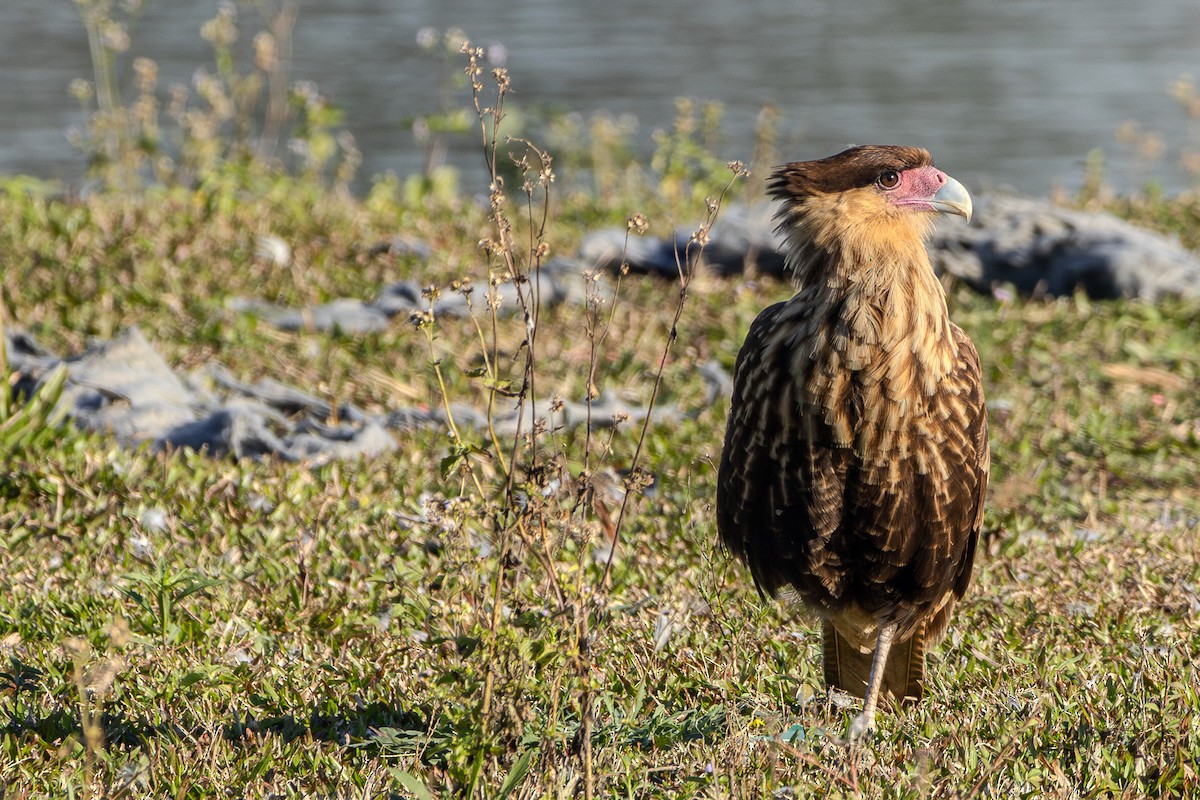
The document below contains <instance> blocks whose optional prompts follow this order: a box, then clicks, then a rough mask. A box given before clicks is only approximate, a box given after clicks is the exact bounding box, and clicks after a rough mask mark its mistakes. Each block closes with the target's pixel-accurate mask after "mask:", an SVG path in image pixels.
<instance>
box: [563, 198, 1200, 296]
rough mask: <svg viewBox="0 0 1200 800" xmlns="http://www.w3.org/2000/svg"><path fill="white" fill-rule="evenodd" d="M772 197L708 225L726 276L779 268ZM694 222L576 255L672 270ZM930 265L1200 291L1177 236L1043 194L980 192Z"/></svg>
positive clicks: (974, 274)
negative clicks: (663, 235) (667, 233)
mask: <svg viewBox="0 0 1200 800" xmlns="http://www.w3.org/2000/svg"><path fill="white" fill-rule="evenodd" d="M775 208H776V206H775V205H774V204H767V203H764V204H759V205H756V206H752V207H746V206H736V205H735V206H729V207H727V208H726V209H724V210H723V211H722V213H721V216H720V217H719V218H718V221H717V223H716V224H715V225H714V226H713V228H712V230H711V231H710V233H709V244H708V246H707V247H706V248H705V249H704V253H703V263H704V264H705V266H706V267H707V268H709V269H711V270H713V271H715V272H717V273H718V274H721V275H729V274H735V273H737V272H741V271H743V270H745V269H746V268H747V267H748V266H750V265H753V267H754V269H755V271H756V272H757V273H758V274H769V275H777V276H784V272H785V270H784V261H783V255H782V252H781V248H782V246H783V242H782V240H781V237H779V235H778V234H777V233H776V232H775V222H774V211H775ZM690 236H691V231H688V230H686V229H682V228H681V229H678V230H677V231H675V233H674V234H673V237H672V238H671V239H663V240H659V239H641V238H637V237H629V240H628V245H626V236H625V230H624V229H622V228H608V229H604V230H600V231H596V232H595V233H592V234H589V235H588V236H586V237H585V238H584V240H583V242H582V244H581V246H580V256H581V257H582V258H583V259H585V260H586V261H588V262H589V263H592V264H595V265H597V266H599V267H602V268H605V269H610V270H614V269H617V268H618V267H619V266H620V264H621V257H622V248H624V257H625V262H626V263H627V264H628V265H629V268H630V270H631V271H633V272H642V273H651V274H658V275H664V276H667V277H674V276H675V275H677V274H678V266H677V260H676V253H677V252H678V254H679V257H680V259H682V257H683V253H684V249H683V248H684V246H685V245H686V244H687V241H688V238H689V237H690ZM929 249H930V257H931V260H932V262H933V266H934V269H935V270H936V271H937V272H938V273H939V274H943V273H948V274H950V275H954V276H956V277H958V278H961V279H962V280H964V281H966V282H967V283H968V284H969V285H970V286H972V287H974V288H975V289H977V290H978V291H981V292H991V291H993V290H994V288H996V287H997V286H1000V285H1003V284H1011V285H1013V286H1014V287H1015V288H1016V289H1017V291H1018V292H1021V293H1023V294H1044V295H1052V296H1057V295H1069V294H1071V293H1073V292H1074V291H1075V289H1076V287H1079V288H1082V289H1083V290H1084V291H1085V292H1087V293H1088V295H1090V296H1091V297H1094V298H1097V299H1106V298H1115V297H1139V298H1144V299H1148V300H1154V299H1157V298H1159V297H1163V296H1166V295H1182V296H1193V297H1194V296H1200V260H1198V259H1197V258H1196V256H1195V255H1194V254H1193V253H1191V252H1190V251H1188V250H1186V249H1185V248H1184V247H1183V246H1182V245H1181V244H1180V243H1179V240H1178V239H1177V238H1175V237H1171V236H1163V235H1161V234H1158V233H1155V232H1153V231H1149V230H1146V229H1144V228H1139V227H1137V226H1135V225H1132V224H1130V223H1128V222H1125V221H1123V220H1121V219H1119V218H1117V217H1116V216H1114V215H1112V214H1109V213H1105V212H1089V211H1074V210H1071V209H1065V208H1060V207H1058V206H1055V205H1054V204H1052V203H1049V202H1047V201H1041V200H1030V199H1026V198H1019V197H1007V196H1003V195H983V196H981V197H979V198H977V200H976V213H975V218H974V219H973V220H972V221H971V224H970V225H965V224H963V223H962V222H961V220H957V221H949V222H946V223H945V224H942V225H940V226H939V228H938V231H937V233H936V234H935V235H934V238H933V240H932V241H931V242H930V248H929Z"/></svg>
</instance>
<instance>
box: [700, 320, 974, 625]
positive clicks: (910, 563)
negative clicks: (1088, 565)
mask: <svg viewBox="0 0 1200 800" xmlns="http://www.w3.org/2000/svg"><path fill="white" fill-rule="evenodd" d="M809 313H812V312H810V311H809V310H807V309H805V308H804V307H803V306H802V304H797V303H795V302H793V303H781V304H777V305H775V306H772V307H771V308H769V309H767V310H766V311H764V312H763V313H762V314H761V315H760V316H759V318H758V319H757V320H755V323H754V325H752V326H751V330H750V333H749V334H748V336H747V338H746V342H745V344H744V345H743V348H742V351H741V353H740V354H739V357H738V364H737V367H736V371H735V376H734V392H733V399H732V403H731V407H730V413H729V422H728V428H727V431H726V443H725V449H724V451H723V452H722V457H721V465H720V470H719V475H718V486H717V523H718V529H719V532H720V535H721V538H722V540H723V541H724V543H725V545H726V546H727V547H728V548H729V549H730V551H732V552H733V553H734V554H735V555H736V556H738V557H739V558H740V559H741V560H743V561H744V562H745V563H746V564H747V565H748V566H749V567H750V570H751V573H752V574H753V576H754V580H755V583H756V585H757V586H758V588H759V590H760V591H762V592H764V593H767V594H772V595H774V594H777V593H778V591H779V590H780V589H781V588H783V587H785V586H790V587H792V588H794V589H795V590H796V591H797V593H798V594H799V596H800V597H801V599H802V600H804V601H805V602H806V603H807V604H808V605H810V606H812V607H814V608H815V609H816V610H817V611H818V612H819V613H821V614H822V615H823V616H826V615H828V614H836V613H837V611H838V610H839V609H840V608H842V607H844V606H845V605H846V604H847V603H850V602H854V603H857V604H858V605H859V606H860V607H861V608H862V609H863V610H865V611H866V612H868V613H869V614H871V615H874V616H876V617H884V616H887V617H890V618H896V619H902V623H901V624H902V627H901V632H900V633H901V636H902V637H907V636H909V635H911V634H912V632H913V631H914V630H915V628H916V626H917V624H919V623H920V622H921V621H922V620H923V619H926V618H928V617H931V616H932V619H931V620H929V625H928V633H929V637H928V638H929V641H930V642H932V641H935V640H936V639H937V638H938V637H939V636H940V635H941V634H942V633H943V632H944V630H945V626H946V622H947V620H948V618H949V613H950V611H951V608H952V606H953V604H954V602H955V601H956V600H957V599H958V598H960V597H962V595H963V593H964V592H965V591H966V588H967V584H968V583H969V581H970V574H971V565H972V562H973V559H974V552H975V546H976V541H977V539H978V535H979V528H980V525H981V522H982V507H983V505H982V501H983V495H984V492H985V491H986V485H987V465H988V452H987V416H986V410H985V408H984V404H983V395H982V388H981V374H980V366H979V358H978V355H977V354H976V352H975V348H974V347H973V346H972V345H971V343H970V341H969V340H968V339H967V337H966V335H965V334H963V333H962V331H961V330H959V329H958V328H957V327H955V326H952V327H951V331H952V335H953V339H954V346H955V348H956V351H957V353H956V355H957V359H956V361H955V363H954V366H953V368H952V369H951V371H950V372H949V374H947V375H946V376H945V377H944V378H943V379H942V380H941V381H940V382H939V384H938V388H937V391H936V392H935V394H934V395H933V396H932V397H930V398H929V399H928V405H927V408H926V410H925V413H924V414H923V415H921V416H920V417H919V418H916V419H915V421H913V422H912V423H911V424H906V423H904V421H903V420H902V421H901V424H899V425H898V427H896V429H895V430H894V431H893V430H891V429H886V426H887V424H888V423H887V419H888V412H889V409H888V408H887V407H886V405H887V402H890V400H888V399H887V398H886V397H883V399H881V396H875V397H873V398H872V397H865V398H864V394H865V393H866V392H867V390H866V389H864V388H863V387H862V386H861V385H860V384H859V383H857V382H856V381H857V378H856V377H855V376H854V375H853V374H852V373H850V372H849V371H846V370H838V369H836V365H833V366H830V365H828V364H824V363H820V362H819V355H817V352H818V350H819V348H816V347H815V346H814V345H813V344H812V342H811V341H810V338H806V337H799V338H797V337H792V338H788V337H785V336H780V335H779V330H780V329H781V326H794V328H795V329H796V330H800V331H809V332H810V336H811V334H812V332H813V331H816V330H818V329H819V328H820V325H819V321H815V320H813V319H809V318H806V317H805V315H806V314H809ZM797 352H800V353H801V354H802V357H801V360H803V357H804V356H803V354H804V353H814V356H813V358H814V359H818V360H813V361H812V363H811V364H809V365H808V366H807V367H804V368H803V369H801V370H800V371H801V372H804V371H805V369H807V370H808V371H809V373H810V374H811V375H812V376H815V377H814V378H813V380H814V381H817V382H818V383H820V382H821V381H823V380H824V379H825V378H829V379H830V380H828V381H826V383H827V384H828V385H825V383H821V386H822V388H823V390H824V395H823V396H824V402H823V407H817V406H816V404H815V403H814V402H813V401H814V400H820V398H819V397H817V398H814V397H807V398H803V397H798V396H797V395H798V394H800V393H802V390H800V389H798V388H797V384H796V372H797V370H796V366H797V356H796V353H797ZM914 369H916V368H915V367H914ZM913 382H914V381H912V380H910V381H909V383H910V384H911V383H913ZM918 383H919V382H918ZM878 391H882V392H883V393H884V394H885V395H886V387H885V389H883V390H878ZM877 395H878V392H877ZM842 425H844V426H847V427H848V429H849V430H851V431H852V432H854V434H855V436H856V437H861V436H864V435H866V436H867V438H868V440H869V441H870V442H871V448H870V452H860V451H859V450H860V448H858V447H851V446H841V445H839V444H838V443H837V441H836V440H837V432H836V431H837V429H838V427H839V426H842ZM873 425H874V426H876V427H878V428H879V429H880V430H881V431H883V433H879V434H878V435H874V434H871V431H872V430H874V429H873V428H872V426H873ZM864 431H866V433H864ZM872 437H873V438H872Z"/></svg>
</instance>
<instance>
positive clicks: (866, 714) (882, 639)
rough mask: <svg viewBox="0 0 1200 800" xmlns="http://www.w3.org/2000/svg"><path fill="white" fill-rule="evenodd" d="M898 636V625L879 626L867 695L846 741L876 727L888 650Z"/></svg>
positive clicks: (852, 740) (854, 740)
mask: <svg viewBox="0 0 1200 800" xmlns="http://www.w3.org/2000/svg"><path fill="white" fill-rule="evenodd" d="M895 638H896V625H895V623H890V624H888V625H880V626H879V637H878V638H877V639H876V640H875V657H874V659H873V660H872V661H871V679H870V680H869V681H868V682H867V696H866V698H865V699H864V700H863V710H862V713H861V714H859V715H858V716H857V717H855V718H854V721H853V722H851V723H850V730H848V731H846V741H848V742H851V743H854V742H857V741H859V740H860V739H862V738H863V737H865V736H866V735H867V734H868V733H870V732H871V731H873V730H874V729H875V708H876V707H877V706H878V705H879V689H880V687H882V686H883V673H884V672H885V671H886V670H887V660H888V651H890V650H891V649H892V641H893V640H894V639H895Z"/></svg>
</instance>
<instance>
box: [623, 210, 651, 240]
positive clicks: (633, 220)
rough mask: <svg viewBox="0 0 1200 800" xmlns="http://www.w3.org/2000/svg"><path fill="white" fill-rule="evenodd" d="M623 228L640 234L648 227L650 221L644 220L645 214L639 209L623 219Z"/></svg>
mask: <svg viewBox="0 0 1200 800" xmlns="http://www.w3.org/2000/svg"><path fill="white" fill-rule="evenodd" d="M625 228H626V229H627V230H628V231H630V232H631V233H636V234H637V235H638V236H641V235H642V234H643V233H645V232H646V231H648V230H649V229H650V223H649V222H647V221H646V215H645V214H643V213H642V212H640V211H639V212H638V213H636V214H634V215H633V216H632V217H630V218H629V219H627V220H625Z"/></svg>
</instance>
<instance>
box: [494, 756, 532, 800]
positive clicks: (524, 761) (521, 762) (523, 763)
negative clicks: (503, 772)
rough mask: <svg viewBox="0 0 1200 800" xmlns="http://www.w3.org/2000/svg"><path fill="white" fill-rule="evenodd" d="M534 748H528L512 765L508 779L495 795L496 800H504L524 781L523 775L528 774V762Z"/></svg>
mask: <svg viewBox="0 0 1200 800" xmlns="http://www.w3.org/2000/svg"><path fill="white" fill-rule="evenodd" d="M535 752H536V748H533V747H531V748H529V749H528V750H526V751H525V752H524V753H523V754H522V755H521V757H520V758H518V759H517V763H515V764H513V768H512V770H511V771H510V772H509V773H508V777H506V778H505V779H504V783H502V784H500V791H499V792H497V793H496V800H504V798H506V797H508V796H509V795H510V794H512V791H513V789H516V788H517V785H518V784H519V783H520V782H521V781H523V780H524V779H525V774H526V773H527V772H529V762H530V761H532V760H533V754H534V753H535Z"/></svg>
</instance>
